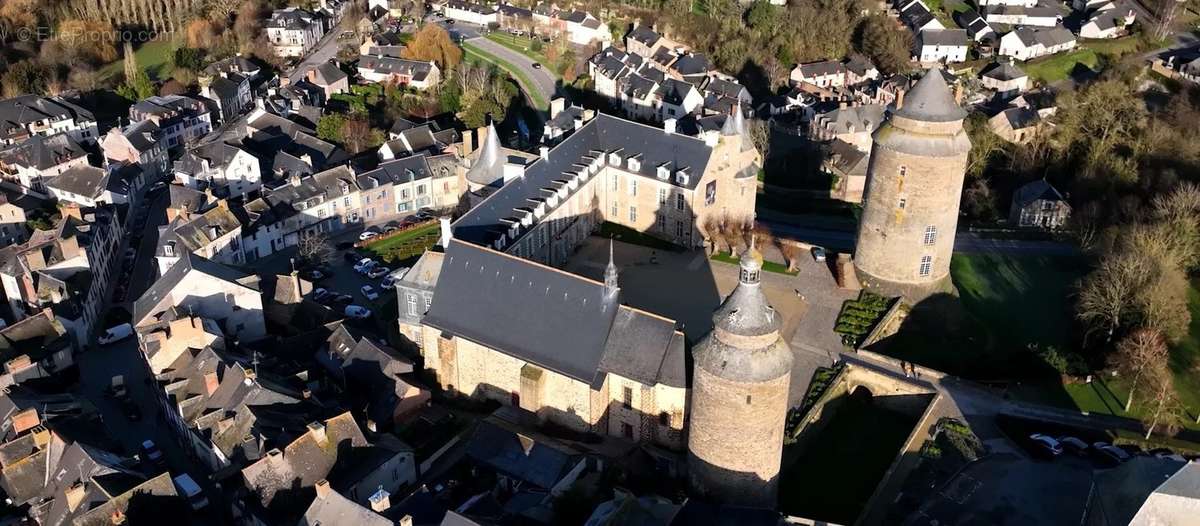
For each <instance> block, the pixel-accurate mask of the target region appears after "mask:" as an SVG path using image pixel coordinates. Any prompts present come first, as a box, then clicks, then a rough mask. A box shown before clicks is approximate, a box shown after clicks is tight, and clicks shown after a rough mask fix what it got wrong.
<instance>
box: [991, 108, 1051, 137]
mask: <svg viewBox="0 0 1200 526" xmlns="http://www.w3.org/2000/svg"><path fill="white" fill-rule="evenodd" d="M1043 126H1044V122H1043V121H1042V119H1041V116H1039V115H1038V112H1037V110H1035V109H1033V108H1028V107H1013V108H1008V109H1005V110H1004V111H1001V112H1000V113H997V114H996V115H994V116H992V118H990V119H988V127H989V128H991V130H992V133H995V134H996V135H997V136H999V137H1000V138H1001V139H1004V140H1006V141H1008V142H1011V143H1015V144H1024V143H1025V142H1027V141H1029V140H1030V139H1032V138H1033V137H1034V136H1035V135H1037V134H1038V133H1040V132H1041V130H1042V128H1043Z"/></svg>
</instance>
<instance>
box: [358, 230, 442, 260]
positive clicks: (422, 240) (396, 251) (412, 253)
mask: <svg viewBox="0 0 1200 526" xmlns="http://www.w3.org/2000/svg"><path fill="white" fill-rule="evenodd" d="M440 234H441V232H440V228H439V226H438V224H437V223H436V222H429V223H423V224H420V225H416V226H413V227H411V228H409V229H407V230H399V231H397V232H395V233H393V234H391V235H384V236H380V237H378V238H375V239H373V240H371V241H368V242H367V243H365V244H363V245H362V248H363V249H365V250H367V251H368V252H371V253H373V254H374V255H375V256H377V257H378V258H380V259H382V260H383V261H384V262H385V263H401V262H406V261H409V260H412V259H416V258H418V257H421V254H424V253H425V251H426V250H429V248H430V247H432V246H434V245H436V244H437V242H438V238H439V236H440Z"/></svg>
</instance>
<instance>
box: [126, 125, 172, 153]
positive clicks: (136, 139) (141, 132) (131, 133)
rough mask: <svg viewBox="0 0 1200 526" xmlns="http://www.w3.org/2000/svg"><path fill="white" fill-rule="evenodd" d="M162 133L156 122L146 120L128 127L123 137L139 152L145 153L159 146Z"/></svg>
mask: <svg viewBox="0 0 1200 526" xmlns="http://www.w3.org/2000/svg"><path fill="white" fill-rule="evenodd" d="M161 132H162V130H160V129H159V127H158V125H157V124H155V123H154V121H152V120H144V121H139V122H136V123H133V124H131V125H129V126H127V127H126V128H125V129H124V130H123V131H122V132H121V135H124V136H125V139H127V140H128V141H129V144H130V145H132V146H133V147H134V148H135V149H136V150H137V151H139V152H145V151H147V150H150V149H152V148H154V147H155V146H158V136H159V134H160V133H161Z"/></svg>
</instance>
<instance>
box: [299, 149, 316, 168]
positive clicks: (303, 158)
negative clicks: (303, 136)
mask: <svg viewBox="0 0 1200 526" xmlns="http://www.w3.org/2000/svg"><path fill="white" fill-rule="evenodd" d="M300 162H302V163H304V164H307V165H308V167H309V168H315V166H313V160H312V155H309V154H307V153H304V154H301V155H300Z"/></svg>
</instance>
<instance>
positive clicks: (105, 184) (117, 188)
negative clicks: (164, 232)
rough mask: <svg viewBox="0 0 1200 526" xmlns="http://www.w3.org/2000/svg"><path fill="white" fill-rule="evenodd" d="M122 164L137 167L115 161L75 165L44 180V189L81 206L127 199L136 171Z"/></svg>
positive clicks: (125, 201)
mask: <svg viewBox="0 0 1200 526" xmlns="http://www.w3.org/2000/svg"><path fill="white" fill-rule="evenodd" d="M123 168H127V169H128V170H136V167H130V166H128V165H119V164H114V165H113V166H112V168H110V169H105V168H97V167H95V166H90V165H84V166H76V167H73V168H70V169H68V170H67V171H65V172H63V173H61V174H59V175H58V177H55V178H53V179H51V180H49V181H47V182H46V190H47V191H49V193H50V195H52V196H54V198H55V199H57V200H59V201H63V202H70V203H75V204H78V205H79V206H83V207H94V206H97V205H102V204H123V203H127V202H129V195H130V185H131V181H130V178H135V177H136V175H135V174H132V173H131V172H130V171H127V170H125V169H123Z"/></svg>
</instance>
